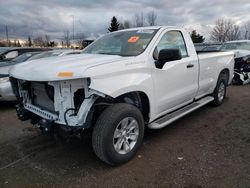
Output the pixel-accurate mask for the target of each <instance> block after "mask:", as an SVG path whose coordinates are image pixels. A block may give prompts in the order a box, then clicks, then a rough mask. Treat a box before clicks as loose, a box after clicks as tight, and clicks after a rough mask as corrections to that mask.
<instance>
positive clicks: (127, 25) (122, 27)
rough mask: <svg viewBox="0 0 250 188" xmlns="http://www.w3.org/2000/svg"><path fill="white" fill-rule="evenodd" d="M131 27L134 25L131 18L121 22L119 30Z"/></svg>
mask: <svg viewBox="0 0 250 188" xmlns="http://www.w3.org/2000/svg"><path fill="white" fill-rule="evenodd" d="M131 27H132V24H131V22H130V21H129V20H125V21H124V22H121V23H120V25H119V30H122V29H128V28H131Z"/></svg>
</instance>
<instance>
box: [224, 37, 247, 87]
mask: <svg viewBox="0 0 250 188" xmlns="http://www.w3.org/2000/svg"><path fill="white" fill-rule="evenodd" d="M221 51H234V52H235V68H234V79H233V84H236V85H244V84H248V83H250V40H238V41H230V42H226V43H224V44H223V45H222V46H221Z"/></svg>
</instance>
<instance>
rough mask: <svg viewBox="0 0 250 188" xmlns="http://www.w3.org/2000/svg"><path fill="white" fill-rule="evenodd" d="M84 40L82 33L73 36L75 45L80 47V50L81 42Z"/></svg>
mask: <svg viewBox="0 0 250 188" xmlns="http://www.w3.org/2000/svg"><path fill="white" fill-rule="evenodd" d="M84 38H85V34H84V33H77V34H76V35H75V40H76V43H77V45H78V46H79V47H80V48H83V40H84Z"/></svg>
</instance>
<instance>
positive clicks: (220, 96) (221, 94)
mask: <svg viewBox="0 0 250 188" xmlns="http://www.w3.org/2000/svg"><path fill="white" fill-rule="evenodd" d="M224 96H225V85H224V84H223V83H221V84H220V87H219V91H218V99H219V101H220V102H221V101H223V99H224Z"/></svg>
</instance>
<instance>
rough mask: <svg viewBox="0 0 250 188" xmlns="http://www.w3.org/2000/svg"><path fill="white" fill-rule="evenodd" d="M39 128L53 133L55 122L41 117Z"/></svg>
mask: <svg viewBox="0 0 250 188" xmlns="http://www.w3.org/2000/svg"><path fill="white" fill-rule="evenodd" d="M38 125H39V128H40V129H41V131H42V132H43V133H49V134H53V133H54V122H53V121H51V120H46V119H41V120H40V121H39V122H38Z"/></svg>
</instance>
